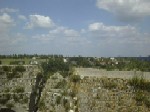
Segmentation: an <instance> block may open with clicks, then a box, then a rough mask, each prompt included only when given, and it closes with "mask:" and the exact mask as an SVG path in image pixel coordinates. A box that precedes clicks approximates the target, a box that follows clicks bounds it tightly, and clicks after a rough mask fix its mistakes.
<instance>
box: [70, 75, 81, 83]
mask: <svg viewBox="0 0 150 112" xmlns="http://www.w3.org/2000/svg"><path fill="white" fill-rule="evenodd" d="M80 79H81V78H80V75H71V76H70V81H72V82H74V83H77V82H79V81H80Z"/></svg>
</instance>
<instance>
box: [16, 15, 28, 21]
mask: <svg viewBox="0 0 150 112" xmlns="http://www.w3.org/2000/svg"><path fill="white" fill-rule="evenodd" d="M18 18H19V19H20V20H27V18H26V17H25V16H24V15H18Z"/></svg>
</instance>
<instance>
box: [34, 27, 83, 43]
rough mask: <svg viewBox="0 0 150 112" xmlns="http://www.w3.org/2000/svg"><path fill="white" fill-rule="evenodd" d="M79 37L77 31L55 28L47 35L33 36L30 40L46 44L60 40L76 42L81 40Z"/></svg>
mask: <svg viewBox="0 0 150 112" xmlns="http://www.w3.org/2000/svg"><path fill="white" fill-rule="evenodd" d="M80 37H81V35H80V33H79V32H78V31H76V30H74V29H69V28H66V27H63V26H57V27H56V28H54V29H51V30H50V31H49V33H47V34H40V35H35V36H33V37H32V38H34V39H38V40H40V41H42V42H48V41H53V40H57V41H59V40H61V42H62V40H63V41H64V42H72V43H73V42H77V41H80V40H81V38H80Z"/></svg>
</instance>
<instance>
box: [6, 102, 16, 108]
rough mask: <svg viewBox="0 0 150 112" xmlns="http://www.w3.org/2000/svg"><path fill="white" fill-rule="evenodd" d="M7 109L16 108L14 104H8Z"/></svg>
mask: <svg viewBox="0 0 150 112" xmlns="http://www.w3.org/2000/svg"><path fill="white" fill-rule="evenodd" d="M6 107H7V108H10V109H11V108H12V107H14V104H12V103H7V104H6Z"/></svg>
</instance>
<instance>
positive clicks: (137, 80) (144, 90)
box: [129, 76, 150, 108]
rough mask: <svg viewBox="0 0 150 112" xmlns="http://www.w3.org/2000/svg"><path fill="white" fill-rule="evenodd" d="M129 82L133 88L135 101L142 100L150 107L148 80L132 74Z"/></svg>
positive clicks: (149, 83)
mask: <svg viewBox="0 0 150 112" xmlns="http://www.w3.org/2000/svg"><path fill="white" fill-rule="evenodd" d="M129 84H130V85H131V86H133V87H134V89H135V91H136V92H135V100H136V101H137V102H143V103H144V104H145V105H146V106H147V107H148V108H150V82H149V81H147V80H146V79H145V78H144V77H142V76H141V77H139V76H134V77H133V78H132V79H131V80H129Z"/></svg>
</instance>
